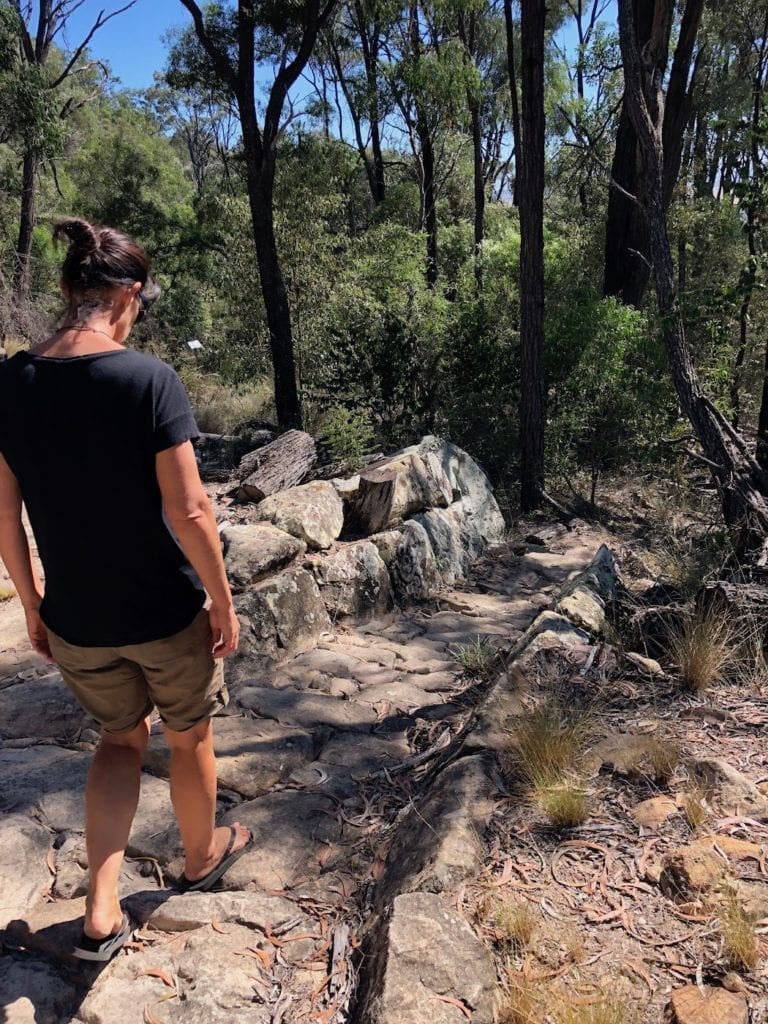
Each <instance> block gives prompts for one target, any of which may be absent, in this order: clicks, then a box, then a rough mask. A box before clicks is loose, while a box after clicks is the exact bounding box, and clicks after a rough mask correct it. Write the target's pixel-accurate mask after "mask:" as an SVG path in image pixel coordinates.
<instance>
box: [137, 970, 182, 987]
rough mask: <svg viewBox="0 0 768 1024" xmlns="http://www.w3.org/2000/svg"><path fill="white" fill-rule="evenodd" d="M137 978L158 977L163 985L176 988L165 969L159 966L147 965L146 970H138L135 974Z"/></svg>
mask: <svg viewBox="0 0 768 1024" xmlns="http://www.w3.org/2000/svg"><path fill="white" fill-rule="evenodd" d="M136 977H137V978H159V979H160V981H162V982H163V984H164V985H167V986H168V988H176V982H175V981H174V980H173V978H172V977H171V976H170V974H169V973H168V972H167V971H163V970H161V969H160V968H159V967H148V968H147V970H146V971H139V973H138V974H137V975H136Z"/></svg>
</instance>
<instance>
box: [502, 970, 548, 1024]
mask: <svg viewBox="0 0 768 1024" xmlns="http://www.w3.org/2000/svg"><path fill="white" fill-rule="evenodd" d="M497 1020H498V1024H544V1009H543V1007H542V1005H541V999H540V996H539V993H538V992H537V991H536V988H535V987H534V985H533V984H532V982H530V981H528V980H527V979H526V978H523V977H522V976H520V975H515V976H510V979H509V991H507V992H505V993H504V995H503V996H502V997H501V1000H500V1002H499V1006H498V1013H497Z"/></svg>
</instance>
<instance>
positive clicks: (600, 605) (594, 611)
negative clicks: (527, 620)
mask: <svg viewBox="0 0 768 1024" xmlns="http://www.w3.org/2000/svg"><path fill="white" fill-rule="evenodd" d="M556 611H558V612H560V614H561V615H565V616H566V617H567V618H568V619H570V620H571V622H573V623H575V624H576V625H577V626H580V627H581V628H582V629H586V630H587V632H589V633H592V634H593V635H595V636H597V635H598V634H599V633H602V631H603V627H604V626H605V602H604V601H603V599H602V598H601V597H600V595H599V594H596V593H595V592H594V591H593V590H590V589H589V587H586V586H578V587H574V589H573V590H571V591H570V593H568V594H567V595H566V596H565V597H564V598H562V599H561V600H560V601H558V603H557V606H556Z"/></svg>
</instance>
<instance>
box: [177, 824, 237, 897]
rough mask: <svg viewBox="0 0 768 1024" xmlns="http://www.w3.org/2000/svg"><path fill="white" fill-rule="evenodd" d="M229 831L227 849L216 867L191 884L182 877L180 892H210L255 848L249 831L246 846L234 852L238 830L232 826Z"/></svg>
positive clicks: (179, 885)
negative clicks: (237, 862)
mask: <svg viewBox="0 0 768 1024" xmlns="http://www.w3.org/2000/svg"><path fill="white" fill-rule="evenodd" d="M229 830H230V833H231V834H230V837H229V842H228V843H227V848H226V850H225V851H224V853H223V855H222V858H221V860H220V861H219V863H218V864H217V865H216V867H215V868H213V869H212V870H211V871H209V872H208V874H207V875H203V877H202V878H196V879H195V880H194V882H190V880H189V879H188V878H187V876H186V875H182V876H181V878H180V879H179V881H178V888H179V892H182V893H184V892H208V891H209V890H210V889H212V888H213V886H214V885H215V884H216V883H217V882H218V880H219V879H220V878H221V877H222V875H224V874H225V872H227V871H229V869H230V868H231V867H232V865H233V864H234V863H235V861H236V860H238V859H239V858H240V857H242V855H243V854H244V853H245V852H246V851H248V850H250V848H251V847H252V846H253V832H251V831H250V830H249V832H248V839H247V840H246V841H245V845H244V846H241V847H240V849H239V850H233V849H232V847H233V846H234V845H235V843H236V842H237V829H236V828H235V827H234V825H230V827H229Z"/></svg>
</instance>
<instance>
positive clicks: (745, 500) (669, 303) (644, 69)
mask: <svg viewBox="0 0 768 1024" xmlns="http://www.w3.org/2000/svg"><path fill="white" fill-rule="evenodd" d="M619 42H620V45H621V55H622V61H623V64H624V90H625V91H624V95H625V101H626V107H627V111H628V113H629V115H630V117H631V118H632V124H633V127H634V129H635V132H636V135H637V139H638V145H639V152H640V157H641V164H640V174H639V177H638V185H639V189H638V191H639V198H640V201H641V204H642V209H643V212H644V219H645V222H646V225H647V230H648V240H649V246H650V253H651V258H652V260H653V268H654V278H655V282H656V297H657V301H658V306H659V315H660V321H661V325H662V336H663V339H664V344H665V347H666V351H667V358H668V360H669V366H670V371H671V376H672V380H673V383H674V385H675V390H676V392H677V396H678V399H679V401H680V405H681V407H682V409H683V412H684V413H685V415H686V416H687V417H688V419H689V420H690V422H691V425H692V426H693V429H694V431H695V433H696V436H697V438H698V440H699V443H700V444H701V447H702V449H703V452H704V455H703V456H702V457H701V458H702V461H703V462H705V463H706V465H707V466H708V467H709V469H710V471H711V472H712V476H713V479H714V481H715V484H716V486H717V488H718V491H719V494H720V498H721V503H722V508H723V515H724V518H725V521H726V523H727V524H728V525H729V526H730V527H731V528H732V529H733V531H734V533H735V534H736V540H737V544H738V550H739V551H740V553H741V554H742V556H744V557H747V558H748V559H750V560H753V561H755V562H756V563H757V564H758V565H759V566H765V565H766V563H768V541H766V534H768V500H766V495H767V494H768V474H766V473H765V472H764V471H763V470H761V468H760V465H759V464H758V463H757V461H756V460H755V459H754V458H753V457H752V455H751V454H750V452H749V449H748V447H747V445H746V444H745V442H744V439H743V438H742V437H741V435H740V434H739V433H738V431H736V430H734V428H733V427H732V426H731V425H730V423H728V421H727V420H726V419H725V417H724V416H723V415H722V413H720V411H719V410H718V409H717V407H716V406H715V405H714V404H713V403H712V402H711V401H710V400H709V399H708V398H707V397H706V395H705V394H704V392H703V390H702V388H701V384H700V382H699V378H698V374H697V372H696V369H695V367H694V365H693V360H692V358H691V353H690V350H689V349H688V345H687V342H686V339H685V332H684V328H683V321H682V317H681V315H680V310H679V307H678V303H677V296H676V294H675V283H674V282H675V278H674V266H673V262H672V251H671V247H670V244H669V235H668V233H667V214H666V207H665V203H664V176H663V163H664V160H663V157H664V153H663V144H662V116H663V115H662V110H663V105H662V104H660V102H659V101H660V98H661V97H662V80H663V69H659V67H658V66H655V65H654V63H653V62H652V56H651V57H650V59H649V53H648V50H645V51H641V49H640V46H639V43H638V38H637V36H636V33H635V20H634V17H633V0H619ZM641 53H642V57H641Z"/></svg>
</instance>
